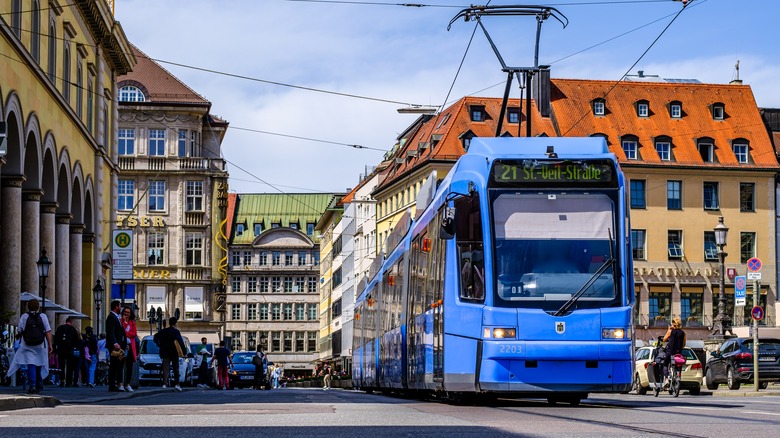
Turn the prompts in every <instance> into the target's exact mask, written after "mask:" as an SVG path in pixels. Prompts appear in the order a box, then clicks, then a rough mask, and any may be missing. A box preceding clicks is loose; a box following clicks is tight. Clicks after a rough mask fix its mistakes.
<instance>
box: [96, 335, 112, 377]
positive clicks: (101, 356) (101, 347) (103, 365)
mask: <svg viewBox="0 0 780 438" xmlns="http://www.w3.org/2000/svg"><path fill="white" fill-rule="evenodd" d="M97 349H98V353H97V360H98V364H97V370H96V371H95V384H96V385H103V384H105V383H106V382H107V381H108V358H109V353H108V348H106V334H105V333H101V334H100V336H98V341H97Z"/></svg>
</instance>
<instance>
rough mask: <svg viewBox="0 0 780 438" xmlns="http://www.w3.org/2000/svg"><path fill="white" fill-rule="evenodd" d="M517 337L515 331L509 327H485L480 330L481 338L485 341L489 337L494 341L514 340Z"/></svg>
mask: <svg viewBox="0 0 780 438" xmlns="http://www.w3.org/2000/svg"><path fill="white" fill-rule="evenodd" d="M516 335H517V330H516V329H514V328H509V327H495V328H490V327H485V328H483V329H482V336H483V337H484V338H486V339H490V338H491V337H492V338H494V339H514V338H515V336H516Z"/></svg>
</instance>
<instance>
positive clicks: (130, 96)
mask: <svg viewBox="0 0 780 438" xmlns="http://www.w3.org/2000/svg"><path fill="white" fill-rule="evenodd" d="M119 101H120V102H145V101H146V97H145V96H144V93H143V92H142V91H141V90H140V89H139V88H138V87H135V86H132V85H125V86H124V87H122V88H120V89H119Z"/></svg>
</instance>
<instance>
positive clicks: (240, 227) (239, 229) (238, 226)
mask: <svg viewBox="0 0 780 438" xmlns="http://www.w3.org/2000/svg"><path fill="white" fill-rule="evenodd" d="M244 228H245V227H244V224H236V236H240V235H242V234H244Z"/></svg>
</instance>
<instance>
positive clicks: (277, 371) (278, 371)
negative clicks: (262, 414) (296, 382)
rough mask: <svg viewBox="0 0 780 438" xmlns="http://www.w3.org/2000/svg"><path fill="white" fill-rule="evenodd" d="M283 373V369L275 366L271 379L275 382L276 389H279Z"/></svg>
mask: <svg viewBox="0 0 780 438" xmlns="http://www.w3.org/2000/svg"><path fill="white" fill-rule="evenodd" d="M281 374H282V369H281V368H279V367H278V366H277V367H274V370H273V372H272V373H271V381H272V382H273V387H274V389H279V376H280V375H281Z"/></svg>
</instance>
